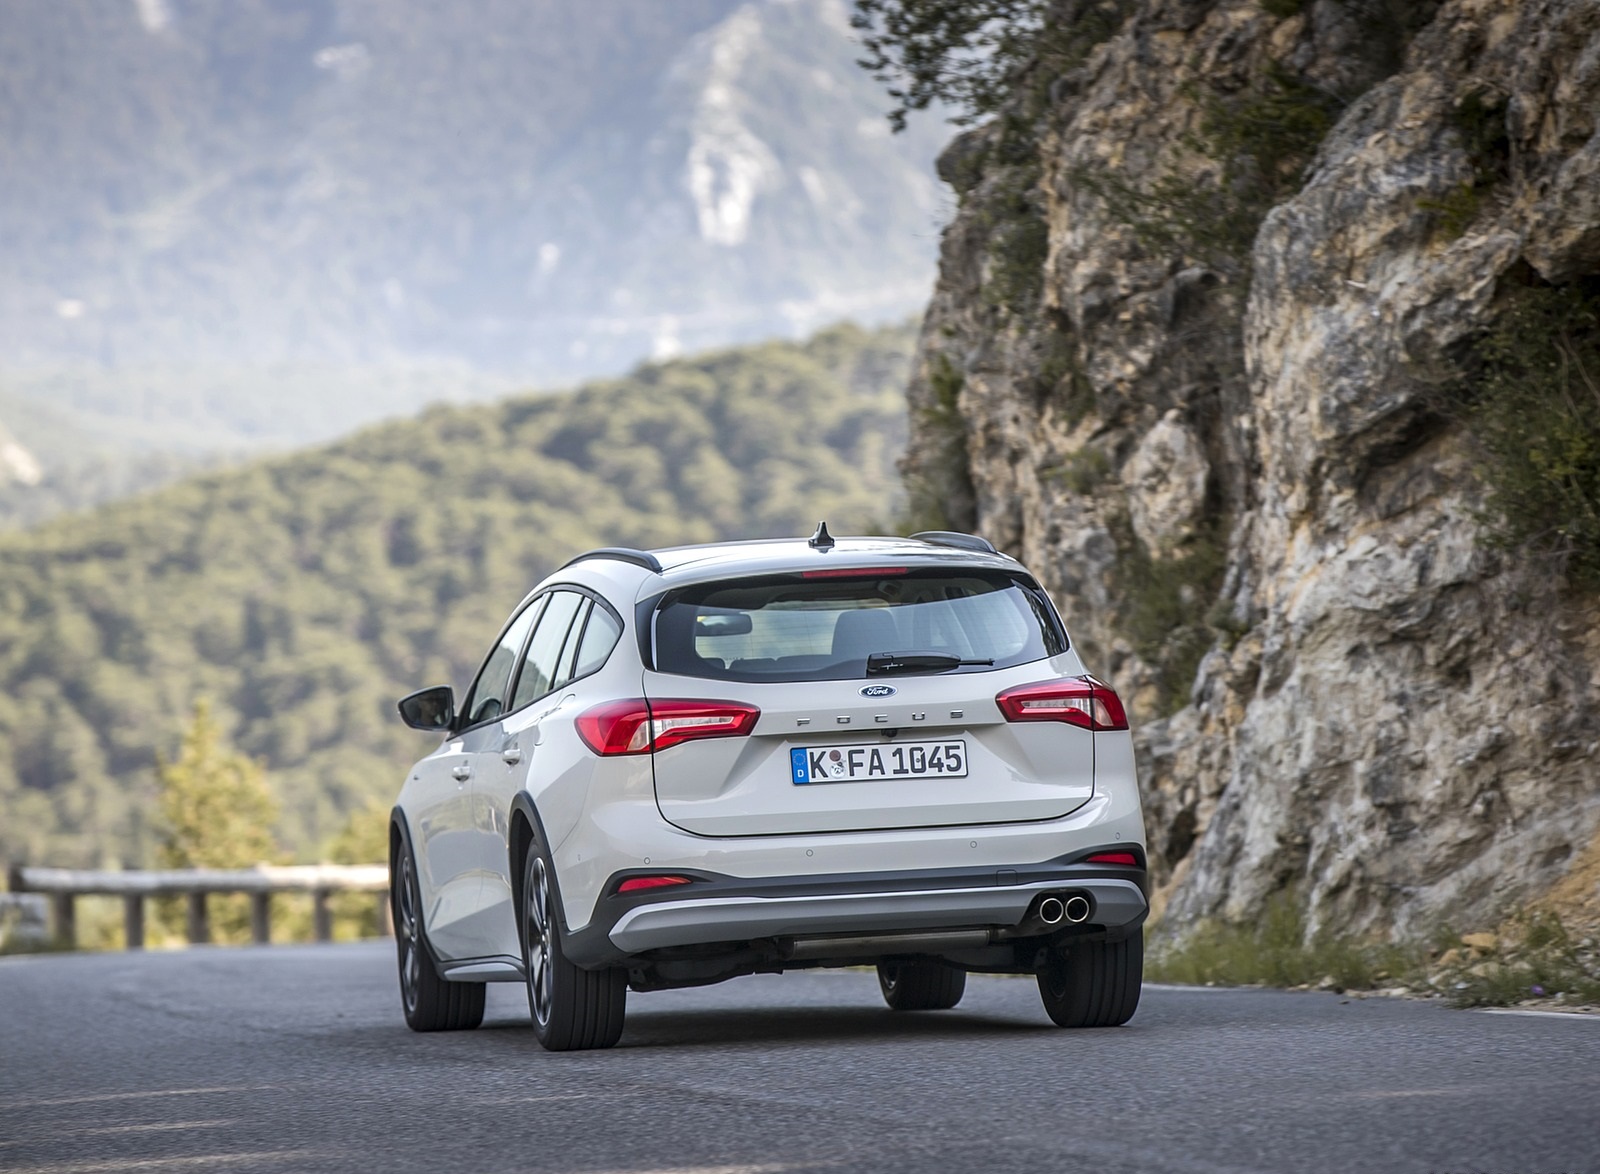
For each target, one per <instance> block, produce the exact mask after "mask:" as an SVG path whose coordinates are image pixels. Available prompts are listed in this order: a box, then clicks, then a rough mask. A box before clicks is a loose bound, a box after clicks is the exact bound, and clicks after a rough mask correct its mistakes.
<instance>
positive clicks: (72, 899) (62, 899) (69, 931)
mask: <svg viewBox="0 0 1600 1174" xmlns="http://www.w3.org/2000/svg"><path fill="white" fill-rule="evenodd" d="M77 898H78V895H77V894H76V893H55V894H52V896H51V901H50V903H51V905H53V906H54V907H55V929H56V941H57V942H58V943H59V944H60V945H62V946H65V947H66V948H67V949H69V950H76V949H77V948H78V909H77Z"/></svg>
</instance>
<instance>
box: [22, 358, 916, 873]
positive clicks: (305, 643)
mask: <svg viewBox="0 0 1600 1174" xmlns="http://www.w3.org/2000/svg"><path fill="white" fill-rule="evenodd" d="M911 346H912V336H911V334H910V333H909V332H908V331H906V330H903V329H902V330H890V331H880V332H876V333H867V332H863V331H861V330H858V329H856V328H854V327H839V328H835V329H832V330H828V331H826V332H824V333H822V334H820V335H818V336H816V337H814V338H813V339H811V340H810V341H809V342H807V343H805V344H803V345H800V344H788V343H772V344H768V345H764V346H759V347H754V348H748V349H743V350H732V351H725V352H721V353H716V354H711V355H706V356H702V357H699V358H694V359H688V360H683V361H675V362H669V363H665V364H659V365H651V366H646V367H643V368H640V369H639V370H637V371H635V372H634V373H633V374H632V375H630V376H629V377H627V378H624V379H619V380H613V381H608V382H603V383H595V384H591V385H589V386H586V387H584V388H582V389H580V390H578V391H576V392H574V393H571V394H565V395H557V396H548V395H547V396H537V397H525V398H519V399H512V400H508V401H506V402H504V403H501V404H499V405H496V406H493V407H471V408H462V407H439V408H435V409H432V410H430V411H428V412H426V413H424V414H423V415H422V416H420V417H418V418H416V419H414V420H408V421H405V422H400V423H394V424H389V425H383V426H380V427H376V428H373V429H370V430H368V431H366V432H363V433H360V434H358V435H356V436H354V437H352V438H350V439H349V440H347V441H345V442H343V443H340V444H336V445H332V446H329V447H326V448H322V449H318V450H313V451H309V452H304V453H300V454H297V455H294V456H291V457H285V458H282V459H276V460H270V461H263V462H260V463H257V464H253V465H250V466H247V467H245V468H241V469H236V470H232V471H228V472H223V473H215V474H211V475H208V476H205V477H201V478H197V479H193V480H190V481H187V482H184V483H181V484H178V485H175V486H171V487H169V488H167V489H165V490H162V491H160V492H157V493H154V494H151V495H149V496H146V497H142V498H137V499H133V500H130V501H125V502H121V503H118V504H116V505H113V506H110V507H106V508H104V509H102V510H100V511H98V512H96V513H93V514H89V515H84V516H80V517H70V518H62V519H58V520H56V521H54V522H52V523H49V524H46V525H44V526H42V527H40V528H38V529H36V530H34V531H32V532H29V533H25V534H13V535H9V536H6V537H4V538H3V539H0V690H3V692H4V695H5V696H6V698H7V704H6V705H5V706H4V707H0V859H9V860H12V861H15V860H19V859H29V860H34V861H48V862H50V863H53V864H74V863H77V864H104V865H115V864H118V863H144V862H147V861H148V859H149V858H150V855H151V853H152V852H153V849H154V844H155V841H154V833H153V829H152V828H151V827H150V826H149V823H148V815H147V809H148V806H149V803H150V800H151V796H152V777H153V767H154V765H155V762H156V756H157V754H158V753H160V752H165V753H168V754H170V753H172V752H173V751H174V749H175V747H176V745H177V740H178V734H179V731H180V730H181V729H182V727H183V725H184V723H185V721H186V720H187V718H188V716H189V712H190V707H191V704H192V702H193V700H194V699H196V698H197V697H206V698H209V699H210V700H211V701H212V703H213V706H214V708H215V710H216V712H217V713H218V715H219V716H220V717H222V718H223V719H224V721H225V722H230V721H231V725H232V729H231V731H230V733H231V736H232V738H233V740H234V742H235V743H236V744H237V745H238V746H239V747H240V748H241V749H242V750H244V751H245V752H247V753H249V754H251V755H255V756H258V757H260V758H261V759H263V760H264V761H265V763H266V765H267V766H268V768H269V770H270V772H271V778H272V780H273V785H274V787H275V788H276V789H277V791H278V793H279V796H280V798H281V799H282V802H283V811H284V815H283V826H282V828H281V829H280V832H281V835H282V839H283V841H284V842H285V844H286V845H287V846H288V847H289V848H290V849H291V850H293V851H295V852H296V853H298V854H300V855H302V856H307V855H315V853H316V851H317V848H318V846H319V845H320V844H322V843H323V842H325V841H326V839H327V837H329V836H330V835H332V834H333V833H334V832H335V831H337V830H338V828H339V826H340V825H341V823H342V821H343V817H344V813H345V812H346V811H348V810H350V809H351V808H353V807H356V806H359V805H361V804H363V803H364V802H366V801H368V800H371V799H374V798H386V797H387V796H389V795H392V794H393V793H394V792H395V790H396V789H397V787H398V783H399V776H400V772H401V771H402V770H403V768H404V766H405V764H406V763H407V762H409V761H410V760H411V759H413V758H414V757H416V756H417V755H419V754H420V753H423V752H425V750H426V749H427V745H426V738H424V737H423V736H421V735H417V734H415V733H413V732H411V731H408V730H406V729H405V728H404V727H402V726H401V725H400V724H399V721H398V719H396V718H395V716H394V713H393V703H394V700H395V698H396V697H398V696H399V695H401V694H402V693H404V692H406V691H409V690H410V689H412V688H416V687H419V686H421V685H424V684H430V683H436V682H443V681H450V682H453V683H455V684H457V685H458V686H459V685H460V684H462V683H464V680H465V678H466V676H467V675H468V674H470V672H471V670H472V668H473V667H475V666H476V664H477V662H478V660H479V659H480V657H481V655H482V653H483V651H484V648H485V647H486V645H487V643H488V641H489V640H490V639H492V637H493V636H494V634H495V630H496V628H497V625H498V624H499V623H500V622H501V620H502V619H503V618H504V616H505V615H506V613H507V612H508V611H509V610H510V608H511V606H512V605H513V604H514V603H515V602H516V600H517V599H518V598H520V597H521V595H522V594H523V593H524V592H525V591H526V590H527V589H528V588H529V587H530V586H531V585H532V584H533V583H534V582H535V581H536V580H537V579H539V578H540V577H541V576H542V575H544V574H545V573H546V572H547V571H549V570H550V569H552V568H553V567H555V566H558V565H559V564H560V563H562V562H564V561H565V560H566V559H567V558H569V557H570V556H571V555H573V554H574V553H577V552H578V551H580V550H583V549H586V548H589V547H592V546H597V545H607V544H625V545H633V546H644V547H649V546H662V545H670V544H674V543H683V542H697V541H706V540H711V539H717V538H734V537H751V536H758V535H767V534H799V533H802V532H808V531H809V529H810V528H811V527H812V526H814V525H815V524H816V521H817V519H818V518H820V517H827V518H828V519H829V521H830V523H832V524H833V527H834V529H835V531H836V532H840V533H850V532H860V531H863V530H873V529H879V528H882V527H885V526H888V525H890V524H891V522H892V519H893V518H894V517H895V515H896V514H897V511H898V509H899V499H898V488H897V486H898V482H897V479H896V476H895V471H894V462H895V458H896V456H897V454H898V453H899V452H900V450H901V448H902V446H903V441H904V431H905V419H904V417H905V406H904V400H903V397H902V387H903V384H904V379H905V374H906V366H907V362H908V357H909V353H910V350H911Z"/></svg>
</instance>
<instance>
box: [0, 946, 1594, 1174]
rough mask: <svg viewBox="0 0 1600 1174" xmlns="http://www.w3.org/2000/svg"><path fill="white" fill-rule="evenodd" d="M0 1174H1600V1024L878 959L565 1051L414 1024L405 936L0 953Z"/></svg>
mask: <svg viewBox="0 0 1600 1174" xmlns="http://www.w3.org/2000/svg"><path fill="white" fill-rule="evenodd" d="M0 1170H4V1171H14V1172H17V1174H44V1172H46V1171H49V1172H50V1174H68V1172H76V1174H90V1172H96V1174H98V1172H102V1171H103V1172H117V1171H147V1170H151V1171H158V1170H219V1171H228V1172H249V1171H273V1172H276V1171H302V1170H303V1171H344V1170H374V1171H378V1170H381V1171H411V1170H419V1171H423V1170H425V1171H430V1172H434V1171H439V1172H447V1174H455V1172H463V1174H465V1172H479V1171H507V1172H510V1171H517V1172H519V1174H521V1172H525V1171H547V1170H548V1171H594V1172H598V1171H618V1172H621V1171H626V1172H630V1174H642V1172H647V1171H649V1172H657V1171H672V1172H675V1174H691V1172H693V1174H713V1172H714V1174H735V1172H738V1171H760V1172H763V1174H778V1172H780V1171H782V1172H788V1171H838V1170H847V1171H848V1170H892V1171H899V1170H906V1171H917V1172H919V1174H921V1172H924V1171H937V1170H971V1171H983V1172H985V1174H988V1172H1004V1171H1027V1172H1028V1174H1040V1172H1045V1171H1077V1170H1083V1171H1092V1172H1094V1174H1123V1172H1125V1171H1127V1172H1132V1171H1139V1172H1150V1171H1184V1172H1205V1174H1215V1172H1218V1171H1262V1172H1274V1174H1277V1172H1285V1171H1345V1170H1349V1171H1364V1172H1371V1171H1424V1172H1429V1171H1431V1172H1434V1174H1465V1172H1471V1174H1580V1172H1582V1174H1600V1018H1595V1019H1590V1020H1579V1019H1573V1018H1551V1017H1547V1018H1535V1017H1531V1016H1513V1015H1489V1014H1482V1013H1474V1012H1459V1011H1449V1010H1445V1009H1443V1008H1440V1007H1435V1006H1430V1005H1426V1004H1421V1003H1412V1002H1401V1001H1395V1000H1386V999H1376V998H1374V999H1365V1000H1361V999H1350V1000H1349V1001H1345V1000H1343V999H1341V998H1340V997H1339V996H1337V995H1328V994H1289V993H1279V992H1262V991H1209V990H1188V989H1181V988H1160V987H1149V988H1146V990H1145V993H1144V1001H1143V1003H1142V1004H1141V1007H1140V1010H1139V1013H1138V1014H1137V1015H1136V1016H1135V1017H1134V1019H1133V1022H1132V1023H1130V1024H1129V1025H1128V1026H1126V1027H1122V1028H1113V1029H1107V1030H1100V1031H1061V1030H1059V1029H1056V1028H1053V1027H1051V1026H1050V1025H1049V1021H1048V1020H1047V1019H1046V1018H1045V1016H1044V1013H1043V1011H1042V1010H1041V1008H1040V1006H1039V1003H1038V997H1037V994H1036V992H1035V989H1034V986H1033V983H1032V982H1031V981H1025V980H1019V979H1006V978H975V979H973V980H971V982H970V983H969V985H968V988H967V997H966V999H965V1000H964V1001H963V1003H962V1005H961V1007H960V1008H958V1009H957V1010H955V1011H946V1012H934V1013H922V1014H904V1013H899V1014H897V1013H894V1012H890V1011H888V1010H886V1009H885V1008H884V1007H883V1006H882V1004H881V1002H880V1000H879V998H878V992H877V986H876V980H875V979H874V977H873V976H872V975H871V974H870V973H863V972H859V971H847V972H823V973H816V972H812V973H802V974H790V975H783V976H762V977H755V978H745V979H739V980H736V981H734V982H731V983H725V984H723V985H721V986H717V987H708V988H703V989H700V990H691V991H674V992H669V993H664V994H653V995H634V996H631V998H630V1009H629V1017H628V1029H627V1033H626V1034H625V1035H624V1036H623V1039H622V1043H621V1045H619V1046H618V1047H617V1048H616V1049H615V1050H613V1051H609V1052H587V1053H576V1054H568V1055H552V1054H549V1053H546V1052H544V1051H542V1050H541V1049H540V1048H539V1046H538V1044H537V1043H536V1042H535V1040H534V1038H533V1033H532V1031H531V1029H530V1028H529V1026H528V1022H527V1009H526V1004H525V1003H524V1002H523V999H522V991H521V988H520V987H517V986H499V987H492V988H491V989H490V999H489V1014H488V1017H487V1019H486V1020H485V1023H484V1026H483V1027H482V1028H480V1029H479V1030H477V1031H474V1032H465V1033H461V1034H454V1035H413V1034H412V1033H411V1032H409V1031H407V1030H406V1028H405V1026H404V1024H403V1023H402V1021H401V1018H400V1009H399V1006H398V996H397V994H396V988H395V980H394V974H393V961H392V953H391V951H390V948H389V947H388V946H387V945H378V944H374V945H361V946H323V947H276V948H263V949H208V950H196V951H189V952H185V953H176V952H175V953H151V954H145V955H126V954H102V955H72V956H64V955H58V956H45V957H34V958H13V959H0Z"/></svg>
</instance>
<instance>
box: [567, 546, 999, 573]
mask: <svg viewBox="0 0 1600 1174" xmlns="http://www.w3.org/2000/svg"><path fill="white" fill-rule="evenodd" d="M990 549H993V548H992V547H991V548H990ZM591 558H605V559H611V560H612V561H613V562H619V563H632V564H633V565H634V566H636V567H643V568H644V569H645V570H647V571H650V572H652V573H654V574H657V575H659V574H660V573H661V560H660V559H658V558H657V557H656V556H655V555H653V554H651V553H650V552H649V551H648V550H634V549H633V548H632V547H631V546H602V547H600V548H599V549H598V550H586V551H584V552H583V553H582V554H580V555H576V556H574V557H573V558H569V559H568V560H567V561H566V562H565V563H563V564H562V567H563V568H566V567H570V566H571V565H572V564H573V563H581V562H583V561H584V560H586V559H591Z"/></svg>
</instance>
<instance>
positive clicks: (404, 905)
mask: <svg viewBox="0 0 1600 1174" xmlns="http://www.w3.org/2000/svg"><path fill="white" fill-rule="evenodd" d="M396 856H397V859H396V861H395V867H394V870H393V875H392V877H391V881H390V886H389V901H390V905H391V907H392V909H393V911H394V943H395V950H396V952H397V954H398V961H399V966H400V1006H401V1008H402V1009H403V1010H404V1011H405V1015H406V1026H408V1027H410V1028H411V1030H412V1031H464V1030H467V1029H470V1028H473V1027H477V1026H478V1024H480V1023H482V1022H483V1005H484V995H485V991H484V984H483V983H481V982H446V981H445V980H444V979H442V978H440V977H439V972H438V970H437V969H435V967H434V965H433V957H432V955H431V954H430V953H429V952H428V938H427V930H426V929H424V928H423V924H422V889H421V887H420V886H419V885H418V883H417V870H416V864H415V862H414V861H413V860H412V859H411V848H410V846H409V845H408V844H404V843H402V844H401V846H400V849H399V851H398V852H397V854H396Z"/></svg>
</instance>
